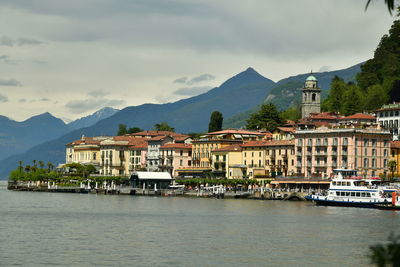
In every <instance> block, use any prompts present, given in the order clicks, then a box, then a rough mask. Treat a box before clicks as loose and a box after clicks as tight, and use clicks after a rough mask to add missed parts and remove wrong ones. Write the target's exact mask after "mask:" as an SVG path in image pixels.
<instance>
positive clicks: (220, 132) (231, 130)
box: [207, 129, 262, 135]
mask: <svg viewBox="0 0 400 267" xmlns="http://www.w3.org/2000/svg"><path fill="white" fill-rule="evenodd" d="M219 134H246V135H250V134H251V135H262V133H260V132H257V131H249V130H237V129H228V130H223V131H218V132H211V133H207V135H219Z"/></svg>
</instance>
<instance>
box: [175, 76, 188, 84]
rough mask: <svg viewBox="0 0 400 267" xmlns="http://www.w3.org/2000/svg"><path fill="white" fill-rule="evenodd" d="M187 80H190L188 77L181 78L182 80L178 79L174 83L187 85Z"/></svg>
mask: <svg viewBox="0 0 400 267" xmlns="http://www.w3.org/2000/svg"><path fill="white" fill-rule="evenodd" d="M187 80H188V78H187V77H181V78H178V79H176V80H175V81H174V82H173V83H184V84H185V83H186V82H187Z"/></svg>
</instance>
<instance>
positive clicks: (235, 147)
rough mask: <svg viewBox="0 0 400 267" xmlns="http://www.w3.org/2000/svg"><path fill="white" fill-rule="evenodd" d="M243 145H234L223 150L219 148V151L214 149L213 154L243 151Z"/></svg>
mask: <svg viewBox="0 0 400 267" xmlns="http://www.w3.org/2000/svg"><path fill="white" fill-rule="evenodd" d="M242 150H243V149H242V145H239V144H233V145H230V146H226V147H222V148H218V149H214V150H213V151H212V152H230V151H238V152H240V151H242Z"/></svg>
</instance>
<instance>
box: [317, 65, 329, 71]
mask: <svg viewBox="0 0 400 267" xmlns="http://www.w3.org/2000/svg"><path fill="white" fill-rule="evenodd" d="M330 70H332V67H331V66H322V67H321V68H319V70H318V72H324V71H330Z"/></svg>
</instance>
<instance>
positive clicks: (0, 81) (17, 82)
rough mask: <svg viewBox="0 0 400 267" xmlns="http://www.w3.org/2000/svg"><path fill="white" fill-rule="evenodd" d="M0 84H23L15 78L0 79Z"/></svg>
mask: <svg viewBox="0 0 400 267" xmlns="http://www.w3.org/2000/svg"><path fill="white" fill-rule="evenodd" d="M0 86H22V83H21V82H20V81H17V80H15V79H8V80H4V79H0Z"/></svg>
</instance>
